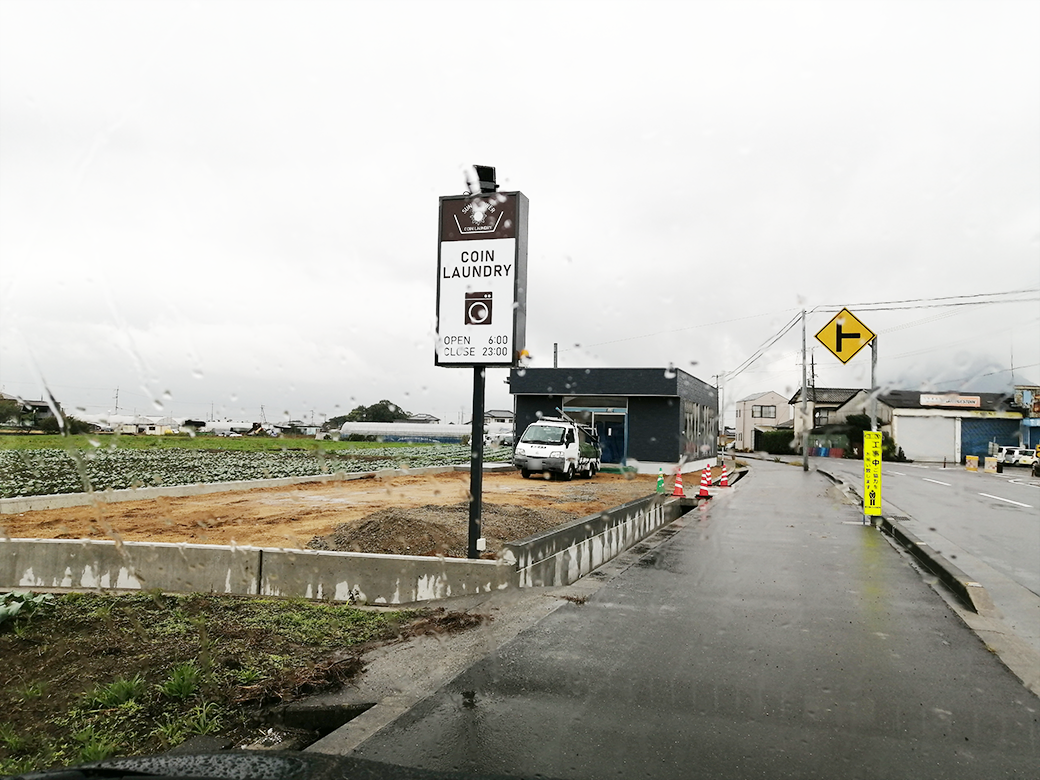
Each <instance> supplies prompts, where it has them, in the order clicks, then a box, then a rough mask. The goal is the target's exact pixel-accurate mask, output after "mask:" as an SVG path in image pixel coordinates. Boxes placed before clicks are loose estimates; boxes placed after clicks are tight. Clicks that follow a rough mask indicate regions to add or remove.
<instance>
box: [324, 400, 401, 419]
mask: <svg viewBox="0 0 1040 780" xmlns="http://www.w3.org/2000/svg"><path fill="white" fill-rule="evenodd" d="M410 416H411V415H410V414H409V413H408V412H406V411H405V410H404V409H402V408H401V407H400V406H398V405H397V404H395V403H393V402H392V401H387V400H386V399H385V398H384V399H383V400H382V401H380V402H379V403H377V404H372V405H371V406H355V407H354V408H353V409H351V410H350V414H348V415H347V416H346V419H345V420H344V422H394V421H395V420H407V419H408V418H409V417H410ZM341 425H342V423H341Z"/></svg>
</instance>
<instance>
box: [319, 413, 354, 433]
mask: <svg viewBox="0 0 1040 780" xmlns="http://www.w3.org/2000/svg"><path fill="white" fill-rule="evenodd" d="M349 419H350V415H349V414H337V415H336V416H335V417H330V418H329V419H327V420H326V421H325V424H324V425H323V426H321V427H322V429H323V430H326V431H331V430H335V429H336V428H342V427H343V423H345V422H346V421H347V420H349Z"/></svg>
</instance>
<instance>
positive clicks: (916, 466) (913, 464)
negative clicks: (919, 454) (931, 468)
mask: <svg viewBox="0 0 1040 780" xmlns="http://www.w3.org/2000/svg"><path fill="white" fill-rule="evenodd" d="M910 468H912V469H927V468H928V467H927V466H918V465H917V464H916V463H911V464H910Z"/></svg>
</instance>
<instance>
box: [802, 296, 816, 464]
mask: <svg viewBox="0 0 1040 780" xmlns="http://www.w3.org/2000/svg"><path fill="white" fill-rule="evenodd" d="M806 385H807V383H806V379H805V309H802V471H808V470H809V428H808V427H807V426H808V420H806V416H807V414H808V406H807V399H806V396H807V395H808V393H809V390H808V388H807V386H806ZM813 400H814V401H815V400H816V399H815V398H814V399H813Z"/></svg>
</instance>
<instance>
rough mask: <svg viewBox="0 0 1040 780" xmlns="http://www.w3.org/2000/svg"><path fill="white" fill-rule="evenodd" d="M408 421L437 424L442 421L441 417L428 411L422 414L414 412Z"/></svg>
mask: <svg viewBox="0 0 1040 780" xmlns="http://www.w3.org/2000/svg"><path fill="white" fill-rule="evenodd" d="M407 421H408V422H410V423H425V424H428V425H436V424H437V423H439V422H440V421H441V418H440V417H434V416H433V415H432V414H426V412H422V413H420V414H413V415H412V416H411V417H409V418H408V420H407Z"/></svg>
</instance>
